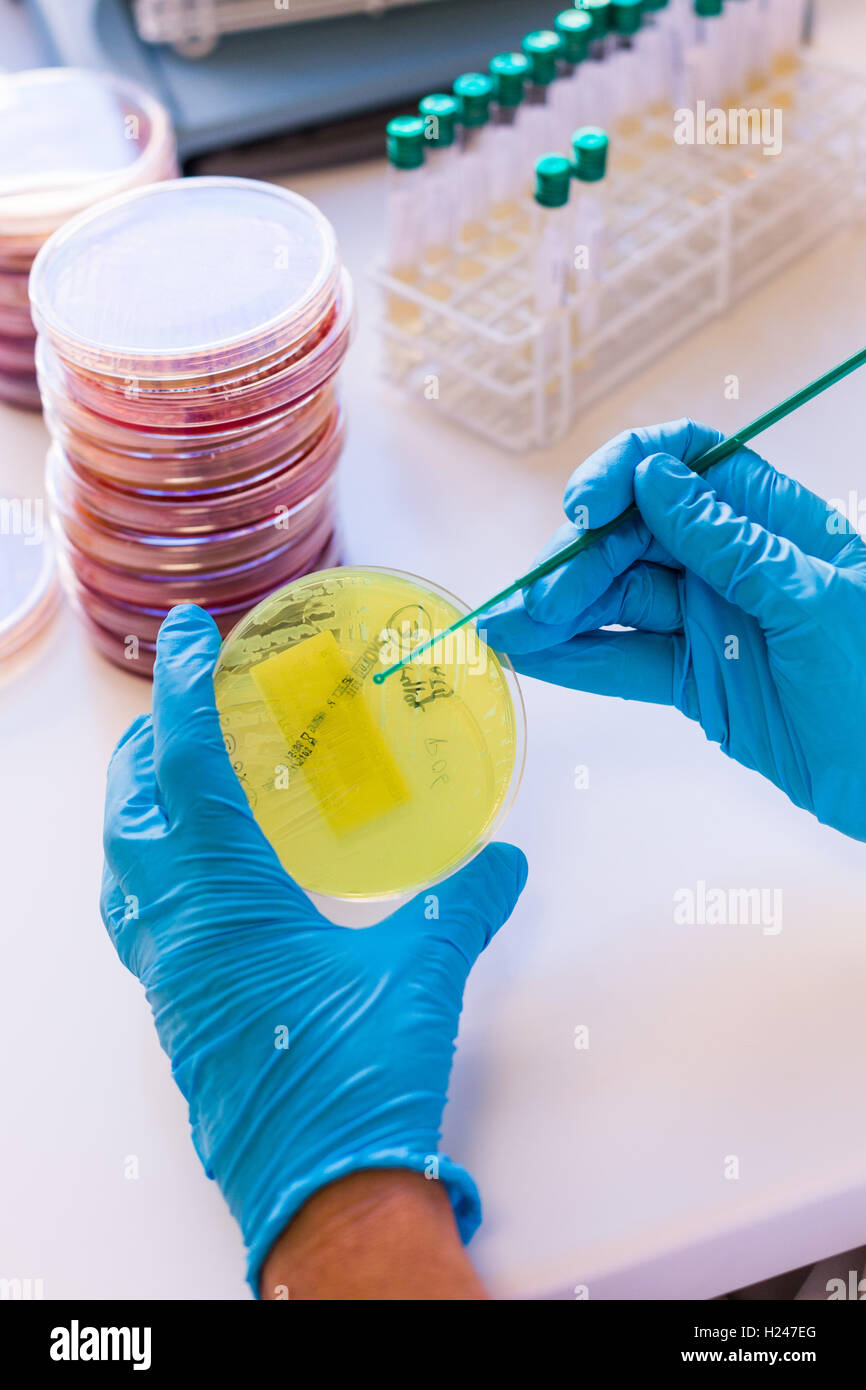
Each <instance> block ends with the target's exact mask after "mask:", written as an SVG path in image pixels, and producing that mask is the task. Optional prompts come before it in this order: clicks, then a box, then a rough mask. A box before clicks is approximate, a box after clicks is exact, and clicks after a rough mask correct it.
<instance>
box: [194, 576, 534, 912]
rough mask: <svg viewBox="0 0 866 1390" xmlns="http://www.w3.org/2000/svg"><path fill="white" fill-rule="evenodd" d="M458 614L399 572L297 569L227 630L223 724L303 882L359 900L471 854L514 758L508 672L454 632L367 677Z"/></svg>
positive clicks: (515, 701)
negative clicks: (381, 675)
mask: <svg viewBox="0 0 866 1390" xmlns="http://www.w3.org/2000/svg"><path fill="white" fill-rule="evenodd" d="M466 612H468V609H467V608H466V606H464V605H463V604H462V603H461V602H460V601H459V600H458V599H456V598H455V597H454V596H453V595H452V594H449V593H447V592H446V591H445V590H443V589H440V588H438V587H437V586H435V585H433V584H430V583H429V582H428V581H426V580H423V579H419V578H417V577H416V576H414V575H410V574H403V573H400V572H398V571H396V570H386V569H374V568H356V567H351V568H347V569H341V570H326V571H324V572H320V573H317V574H310V575H307V576H305V577H304V578H303V579H300V580H298V581H296V582H294V583H292V584H290V585H288V586H287V587H285V588H283V589H281V590H280V591H279V592H278V593H276V594H272V595H271V596H270V597H269V598H267V599H265V601H264V602H263V603H261V604H259V605H258V607H256V608H255V609H254V610H253V611H252V612H251V613H250V614H248V615H247V617H246V618H244V619H243V620H242V622H240V623H239V624H238V626H237V627H236V628H235V629H234V630H233V631H232V632H231V633H230V634H229V636H228V637H227V638H226V640H225V642H224V644H223V647H222V650H221V652H220V657H219V660H218V662H217V667H216V671H215V673H214V690H215V693H216V702H217V708H218V710H219V716H220V723H221V726H222V731H223V736H224V738H225V742H226V748H227V749H228V752H229V756H230V757H231V760H232V766H233V767H234V770H235V772H236V773H237V776H238V778H239V779H240V781H241V784H242V786H243V788H244V790H245V792H246V795H247V798H248V800H249V803H250V806H251V808H252V811H253V814H254V815H255V817H256V820H257V821H258V823H259V825H260V826H261V828H262V830H263V831H264V833H265V835H266V836H267V837H268V839H269V840H270V842H271V844H272V845H273V846H274V849H275V850H276V852H277V854H278V855H279V857H280V860H281V862H282V863H283V865H284V867H285V868H286V870H287V871H288V873H290V874H291V875H292V877H293V878H295V879H296V880H297V882H298V883H299V884H300V885H301V886H302V887H303V888H305V889H306V890H308V891H310V892H315V893H320V894H322V895H324V896H327V897H331V898H337V899H356V900H357V899H362V900H366V901H370V900H378V899H384V898H390V897H396V896H402V895H404V894H407V893H411V892H418V891H420V890H421V889H424V888H426V887H429V886H430V885H432V884H434V883H436V882H437V881H438V880H440V879H441V878H444V877H445V876H446V875H449V874H451V873H453V872H454V871H455V870H456V869H458V868H460V867H461V866H462V865H463V864H465V863H466V862H467V861H468V860H469V859H471V858H472V857H473V856H474V855H475V854H476V853H477V852H478V851H479V850H480V849H481V848H482V846H483V845H484V844H486V843H487V841H488V840H489V839H490V838H491V836H492V835H493V833H494V832H495V830H496V828H497V827H498V826H499V824H500V823H501V821H502V819H503V817H504V816H505V814H506V813H507V811H508V809H509V807H510V805H511V803H512V801H513V798H514V795H515V793H516V790H517V786H518V784H519V781H520V777H521V774H522V769H523V757H524V746H525V718H524V713H523V704H522V700H521V698H520V691H519V688H518V685H517V681H516V678H515V676H514V672H513V671H512V670H511V668H510V666H508V664H507V663H506V662H503V661H501V660H500V659H499V658H498V657H497V656H496V655H495V654H494V653H493V652H492V651H490V650H489V649H488V648H487V647H486V646H485V644H484V643H483V642H482V641H481V640H480V639H479V638H478V637H477V634H476V632H475V629H474V628H470V629H469V630H468V632H467V630H466V629H463V630H461V632H460V633H459V634H455V635H454V636H453V637H452V638H450V639H446V640H445V641H444V642H443V643H442V644H440V647H439V648H434V649H433V651H432V652H430V653H428V654H427V659H425V658H424V657H422V658H419V660H418V661H417V662H414V663H412V664H410V665H408V666H407V667H405V668H404V669H403V670H402V671H400V672H398V673H397V674H395V675H393V676H391V677H389V679H388V680H386V681H384V682H383V683H382V684H381V685H375V684H374V683H373V679H372V677H373V674H374V672H375V671H378V670H380V669H381V668H382V665H386V664H389V663H390V662H391V661H393V660H396V659H398V657H399V656H400V655H402V654H404V653H405V651H408V650H411V648H412V647H413V646H415V645H417V644H418V643H419V642H421V641H423V640H424V637H425V636H426V635H433V634H435V633H437V632H441V631H443V630H444V629H445V628H447V627H448V626H449V625H450V624H451V623H453V622H454V621H455V620H456V619H457V618H458V617H460V616H462V615H464V614H465V613H466Z"/></svg>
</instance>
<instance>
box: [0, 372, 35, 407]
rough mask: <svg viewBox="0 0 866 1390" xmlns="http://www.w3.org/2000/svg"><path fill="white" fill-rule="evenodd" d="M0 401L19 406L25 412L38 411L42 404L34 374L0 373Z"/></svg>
mask: <svg viewBox="0 0 866 1390" xmlns="http://www.w3.org/2000/svg"><path fill="white" fill-rule="evenodd" d="M0 401H6V402H8V404H9V405H17V406H21V407H23V409H25V410H40V409H41V408H42V402H41V400H40V399H39V387H38V385H37V383H36V373H35V372H32V371H31V372H4V371H0Z"/></svg>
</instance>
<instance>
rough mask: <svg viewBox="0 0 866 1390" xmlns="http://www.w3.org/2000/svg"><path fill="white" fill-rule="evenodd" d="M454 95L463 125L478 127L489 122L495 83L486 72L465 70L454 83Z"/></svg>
mask: <svg viewBox="0 0 866 1390" xmlns="http://www.w3.org/2000/svg"><path fill="white" fill-rule="evenodd" d="M454 95H455V97H456V98H457V101H458V104H459V107H460V114H459V117H458V119H459V121H460V124H461V125H463V126H468V127H470V128H477V127H478V126H482V125H486V124H487V122H488V121H489V119H490V98H491V96H492V95H493V83H492V82H491V80H490V78H489V77H488V76H487V75H486V73H483V72H464V73H463V74H462V75H461V76H460V77H458V78H457V81H456V82H455V83H454Z"/></svg>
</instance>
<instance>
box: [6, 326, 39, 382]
mask: <svg viewBox="0 0 866 1390" xmlns="http://www.w3.org/2000/svg"><path fill="white" fill-rule="evenodd" d="M34 346H35V344H34V342H33V339H32V338H6V337H4V336H3V335H2V334H0V371H3V372H29V374H30V376H31V377H32V378H33V380H34V381H35V380H36V363H35V360H34V357H33V348H34Z"/></svg>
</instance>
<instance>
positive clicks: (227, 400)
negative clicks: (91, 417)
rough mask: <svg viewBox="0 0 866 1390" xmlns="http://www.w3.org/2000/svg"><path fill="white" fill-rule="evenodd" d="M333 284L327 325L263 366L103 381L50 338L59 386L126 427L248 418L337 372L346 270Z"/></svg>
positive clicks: (348, 309)
mask: <svg viewBox="0 0 866 1390" xmlns="http://www.w3.org/2000/svg"><path fill="white" fill-rule="evenodd" d="M340 286H341V289H340V294H339V297H338V299H337V301H336V304H335V306H334V308H333V312H332V313H331V314H330V315H329V316H328V322H327V325H326V327H325V329H324V331H323V332H322V333H320V334H317V335H316V337H315V341H314V342H313V344H312V346H311V345H310V343H309V341H308V342H307V343H306V345H305V350H304V351H303V352H292V353H291V354H290V355H289V356H288V358H277V359H273V360H271V361H270V362H269V363H268V365H267V368H266V369H265V370H259V369H258V368H256V370H254V371H252V372H249V373H243V374H239V375H238V376H236V377H233V378H231V379H229V378H223V379H219V380H218V379H216V378H213V377H212V378H209V379H208V380H206V381H202V380H196V381H195V382H194V383H193V384H190V382H189V380H188V379H184V381H183V383H179V382H177V381H175V383H174V384H171V383H168V384H167V383H166V381H158V382H149V381H147V380H145V379H144V378H143V377H139V376H129V377H126V378H123V379H116V378H115V379H109V378H107V377H98V376H96V375H95V374H94V373H93V372H90V371H82V370H81V369H80V368H79V367H77V366H73V365H71V364H70V363H69V361H68V360H67V359H66V358H65V357H64V356H63V354H62V352H61V350H60V349H59V348H58V347H57V344H56V343H54V344H53V346H54V348H55V361H56V362H57V364H58V374H59V377H60V380H61V382H62V386H63V389H64V390H65V391H66V392H67V394H68V395H70V396H71V397H72V398H73V399H74V400H76V401H77V402H79V403H80V404H81V405H83V406H85V407H86V408H87V409H89V410H91V411H93V412H94V413H95V414H98V415H106V416H109V417H111V418H112V419H115V420H118V421H124V422H126V423H128V424H133V425H145V426H147V425H151V424H152V423H153V422H154V421H155V420H158V421H159V422H160V424H161V425H162V426H163V427H167V428H176V429H182V428H186V427H204V426H208V425H210V426H211V427H215V426H219V425H222V424H234V423H237V422H244V421H254V420H256V419H257V418H258V417H259V416H261V415H264V414H267V413H268V412H271V411H274V410H278V409H281V408H284V407H286V406H289V405H291V404H292V402H294V401H298V400H303V399H304V398H305V397H307V396H309V395H310V394H311V393H312V392H313V391H315V390H316V389H318V388H319V387H321V386H323V385H324V384H325V383H326V382H327V381H329V380H330V379H331V377H333V376H334V375H335V374H336V372H337V371H338V370H339V368H340V365H341V363H342V361H343V358H344V357H345V355H346V352H347V351H348V349H349V344H350V342H351V339H352V332H353V329H354V298H353V289H352V282H351V279H350V277H349V275H348V273H347V272H346V271H343V272H342V274H341V276H340Z"/></svg>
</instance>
